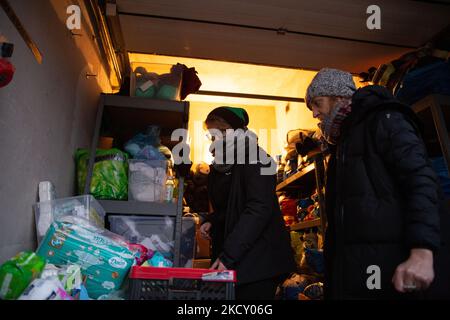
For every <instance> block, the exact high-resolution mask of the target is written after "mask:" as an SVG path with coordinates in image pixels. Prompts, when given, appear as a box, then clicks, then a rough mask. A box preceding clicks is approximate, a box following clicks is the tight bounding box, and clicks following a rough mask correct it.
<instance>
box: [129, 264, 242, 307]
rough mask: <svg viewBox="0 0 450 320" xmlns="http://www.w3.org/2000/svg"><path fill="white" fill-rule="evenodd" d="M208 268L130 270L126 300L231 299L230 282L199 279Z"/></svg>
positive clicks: (208, 271) (231, 282) (145, 268)
mask: <svg viewBox="0 0 450 320" xmlns="http://www.w3.org/2000/svg"><path fill="white" fill-rule="evenodd" d="M211 271H212V270H209V269H187V268H151V267H133V268H132V269H131V272H130V276H129V279H130V297H129V299H130V300H234V286H235V283H236V273H235V272H234V271H232V273H233V279H232V280H220V281H219V280H216V281H206V280H202V276H203V275H204V274H207V273H210V272H211Z"/></svg>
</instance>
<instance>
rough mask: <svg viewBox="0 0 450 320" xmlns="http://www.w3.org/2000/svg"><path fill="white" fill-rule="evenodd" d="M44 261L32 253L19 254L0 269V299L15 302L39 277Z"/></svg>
mask: <svg viewBox="0 0 450 320" xmlns="http://www.w3.org/2000/svg"><path fill="white" fill-rule="evenodd" d="M44 267H45V260H44V259H43V258H41V257H39V256H38V255H36V253H34V252H28V251H26V252H21V253H19V254H18V255H16V256H15V257H14V258H11V259H10V260H8V261H6V262H5V263H4V264H3V265H2V266H1V267H0V299H4V300H15V299H17V298H18V297H20V295H21V294H22V292H23V291H24V290H25V289H26V288H27V287H28V285H29V284H30V283H31V282H32V281H33V280H34V279H36V278H37V277H39V276H40V275H41V272H42V270H44Z"/></svg>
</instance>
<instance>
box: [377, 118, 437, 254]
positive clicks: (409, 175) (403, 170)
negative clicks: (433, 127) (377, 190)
mask: <svg viewBox="0 0 450 320" xmlns="http://www.w3.org/2000/svg"><path fill="white" fill-rule="evenodd" d="M375 136H376V141H377V149H378V152H379V153H380V154H381V155H382V157H383V159H384V160H385V164H386V165H387V166H389V169H390V172H391V173H392V174H393V175H394V178H395V180H396V181H397V182H398V183H399V185H400V186H401V191H402V196H403V197H404V199H405V201H406V207H405V212H404V214H405V222H406V223H405V242H406V244H407V246H408V247H409V248H411V249H412V248H427V249H430V250H433V251H435V250H436V249H437V248H438V247H439V244H440V230H439V229H440V228H439V226H440V222H439V195H438V191H439V186H438V180H437V176H436V173H435V172H434V170H433V169H432V167H431V164H430V161H429V159H428V155H427V152H426V149H425V145H424V143H423V140H422V139H421V138H420V136H419V135H418V133H417V132H416V130H415V128H414V127H413V125H412V124H411V123H410V122H409V120H407V115H405V114H403V113H402V112H399V111H392V110H386V111H383V112H381V113H380V114H379V115H378V116H377V117H376V133H375Z"/></svg>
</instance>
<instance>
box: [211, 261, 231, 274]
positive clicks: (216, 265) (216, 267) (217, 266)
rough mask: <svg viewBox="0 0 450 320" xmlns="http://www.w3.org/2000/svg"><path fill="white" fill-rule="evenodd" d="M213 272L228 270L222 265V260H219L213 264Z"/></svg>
mask: <svg viewBox="0 0 450 320" xmlns="http://www.w3.org/2000/svg"><path fill="white" fill-rule="evenodd" d="M210 269H212V270H219V271H222V270H227V268H226V267H225V265H224V264H223V263H222V261H220V259H217V260H216V262H214V263H213V265H212V266H211V268H210Z"/></svg>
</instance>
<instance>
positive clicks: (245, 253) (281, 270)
mask: <svg viewBox="0 0 450 320" xmlns="http://www.w3.org/2000/svg"><path fill="white" fill-rule="evenodd" d="M263 167H267V166H265V165H263V164H261V163H260V162H258V163H256V164H236V165H234V166H233V169H232V171H231V174H232V177H231V182H230V188H229V190H223V192H224V193H228V205H227V208H226V212H225V219H215V218H214V217H215V213H212V214H211V215H210V222H211V223H212V232H213V233H214V229H215V228H216V229H218V228H220V227H222V231H221V232H220V234H221V235H222V234H223V238H222V239H214V237H213V239H214V240H215V241H214V242H213V246H216V248H215V250H214V251H218V252H221V254H220V255H219V258H220V259H221V261H222V262H223V263H224V265H225V266H226V267H227V268H228V269H233V270H236V271H237V279H238V284H244V283H251V282H255V281H260V280H266V279H269V278H274V277H277V276H280V275H283V274H288V273H291V272H294V271H295V268H296V266H295V261H294V254H293V250H292V248H291V245H290V238H289V232H288V231H287V229H286V227H285V226H284V221H283V217H282V214H281V211H280V207H279V204H278V199H277V196H276V193H275V187H276V176H275V175H274V174H271V175H262V174H261V168H263ZM217 179H220V174H218V173H215V172H214V169H213V170H212V171H211V173H210V175H209V177H208V185H209V186H211V185H215V184H217V182H218V181H217ZM208 189H210V188H208ZM215 200H216V199H214V197H211V198H210V201H211V204H212V206H213V209H214V210H216V207H217V206H216V204H215V202H216V201H215ZM218 223H220V224H222V223H223V224H224V225H222V226H218V225H217V224H218Z"/></svg>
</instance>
